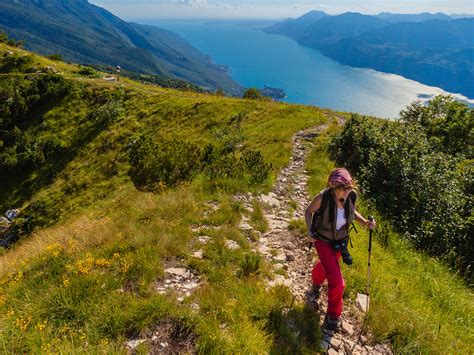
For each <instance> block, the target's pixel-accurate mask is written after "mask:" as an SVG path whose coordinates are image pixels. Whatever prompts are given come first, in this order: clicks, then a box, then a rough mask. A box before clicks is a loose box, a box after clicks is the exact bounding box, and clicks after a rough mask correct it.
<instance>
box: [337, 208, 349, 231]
mask: <svg viewBox="0 0 474 355" xmlns="http://www.w3.org/2000/svg"><path fill="white" fill-rule="evenodd" d="M346 222H347V220H346V214H345V213H344V208H339V207H338V208H337V217H336V230H337V231H338V230H339V229H341V228H342V226H343V225H345V224H346Z"/></svg>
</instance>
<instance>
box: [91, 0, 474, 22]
mask: <svg viewBox="0 0 474 355" xmlns="http://www.w3.org/2000/svg"><path fill="white" fill-rule="evenodd" d="M90 2H91V3H94V4H97V5H99V6H102V7H104V8H106V9H108V10H110V11H112V12H113V13H114V14H116V15H118V16H120V17H122V18H124V19H126V20H131V19H139V18H142V19H145V18H148V19H153V18H156V19H162V18H173V19H178V18H198V19H204V18H268V19H281V18H287V17H298V16H300V15H302V14H304V13H306V12H308V11H310V10H321V11H325V12H327V13H329V14H338V13H343V12H346V11H354V12H361V13H364V14H376V13H379V12H382V11H387V12H394V13H412V14H413V13H420V12H444V13H446V14H452V13H469V14H472V13H474V0H418V1H407V0H364V1H360V0H351V1H350V0H323V1H311V0H293V1H289V0H90Z"/></svg>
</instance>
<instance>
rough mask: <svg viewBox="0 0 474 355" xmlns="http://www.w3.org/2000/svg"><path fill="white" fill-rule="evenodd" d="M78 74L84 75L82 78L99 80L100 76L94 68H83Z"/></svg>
mask: <svg viewBox="0 0 474 355" xmlns="http://www.w3.org/2000/svg"><path fill="white" fill-rule="evenodd" d="M77 74H79V75H82V76H87V77H89V78H97V77H98V74H97V72H96V71H95V70H94V68H91V67H81V68H80V69H79V70H78V71H77Z"/></svg>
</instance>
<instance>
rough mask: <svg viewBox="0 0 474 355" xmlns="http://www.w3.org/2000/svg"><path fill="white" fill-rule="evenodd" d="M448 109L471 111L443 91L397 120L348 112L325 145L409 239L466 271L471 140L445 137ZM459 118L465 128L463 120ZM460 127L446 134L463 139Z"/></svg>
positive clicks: (469, 245) (469, 258)
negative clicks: (427, 102)
mask: <svg viewBox="0 0 474 355" xmlns="http://www.w3.org/2000/svg"><path fill="white" fill-rule="evenodd" d="M448 106H449V107H450V108H449V109H447V108H446V107H448ZM453 110H454V111H456V112H457V114H454V116H455V117H459V114H460V113H462V115H463V116H462V117H464V118H466V119H467V118H468V117H471V115H472V109H467V107H465V105H464V106H463V104H461V103H453V102H452V101H450V100H449V99H446V98H435V99H434V100H433V101H432V102H431V103H429V104H428V105H427V106H426V108H423V107H421V106H420V105H419V104H418V103H414V104H412V105H411V106H409V107H408V108H407V110H406V111H403V112H402V116H403V117H404V118H403V120H402V122H388V121H380V120H374V119H369V118H364V117H359V116H357V115H354V116H353V117H352V118H351V119H350V120H348V121H347V122H346V124H345V125H344V127H343V129H342V131H341V132H340V133H339V134H338V135H337V136H335V137H334V139H333V141H332V143H331V145H330V148H329V149H330V152H331V154H332V155H333V157H334V158H335V160H336V161H337V162H338V164H340V165H344V166H346V167H348V168H349V169H350V170H351V171H352V172H353V173H354V174H355V175H356V176H357V178H358V182H359V185H360V187H361V189H362V191H363V192H364V193H365V194H366V195H367V196H369V197H370V198H371V199H372V200H373V201H374V202H375V204H376V206H377V207H378V209H379V210H380V211H381V212H382V213H384V214H385V215H387V216H390V217H392V218H393V221H394V225H395V226H396V227H397V228H398V229H399V230H400V231H402V232H404V234H405V236H406V237H407V238H408V239H410V240H411V241H412V243H413V245H415V246H416V247H418V248H420V249H423V250H425V251H427V252H428V253H429V254H431V255H435V256H442V257H446V258H449V259H450V261H451V262H453V264H454V263H457V265H461V266H462V269H463V270H464V271H465V272H466V273H467V274H469V273H470V271H469V270H470V267H471V266H470V264H472V260H473V259H474V255H473V248H472V244H473V240H472V238H473V233H472V228H473V227H472V226H473V221H472V206H473V203H472V201H473V197H472V186H473V185H472V177H471V174H470V172H472V170H473V168H472V166H473V164H472V161H470V160H463V157H464V156H466V155H469V154H470V153H469V151H471V150H472V146H473V145H472V143H468V141H465V142H464V145H463V147H462V148H461V145H460V144H458V143H454V142H453V141H449V139H448V140H446V137H447V136H450V137H451V136H452V135H450V134H448V135H447V136H445V133H446V132H448V131H449V129H450V128H447V127H446V126H450V124H451V123H452V122H453V120H454V119H448V117H450V116H449V115H450V114H447V113H446V112H447V111H448V112H453ZM454 116H453V117H454ZM434 122H437V124H434ZM456 122H457V123H456V125H457V126H458V123H459V122H458V121H457V120H456ZM438 125H439V126H438ZM464 125H466V126H469V127H470V123H466V122H464ZM466 132H467V130H466V129H464V130H462V132H459V133H458V137H457V138H453V140H456V139H458V140H461V139H466V137H467V133H466ZM469 134H470V133H469ZM461 137H464V138H461ZM448 141H449V142H448ZM469 142H471V141H469ZM453 256H454V257H453ZM468 277H470V276H468Z"/></svg>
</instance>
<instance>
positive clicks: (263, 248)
mask: <svg viewBox="0 0 474 355" xmlns="http://www.w3.org/2000/svg"><path fill="white" fill-rule="evenodd" d="M258 251H259V252H260V253H261V254H269V253H270V248H269V247H267V246H266V245H259V246H258Z"/></svg>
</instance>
